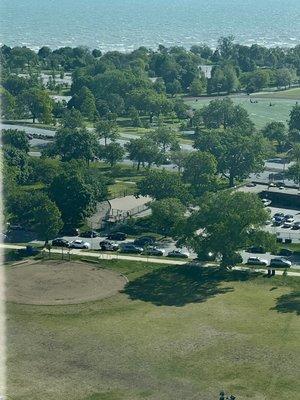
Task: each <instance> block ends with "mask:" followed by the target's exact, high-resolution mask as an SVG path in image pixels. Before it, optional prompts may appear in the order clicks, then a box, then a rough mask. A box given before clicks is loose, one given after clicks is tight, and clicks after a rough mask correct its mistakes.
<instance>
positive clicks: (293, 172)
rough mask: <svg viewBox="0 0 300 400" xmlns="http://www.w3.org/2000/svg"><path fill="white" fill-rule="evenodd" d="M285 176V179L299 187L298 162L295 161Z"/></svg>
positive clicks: (299, 164) (299, 166)
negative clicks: (290, 180)
mask: <svg viewBox="0 0 300 400" xmlns="http://www.w3.org/2000/svg"><path fill="white" fill-rule="evenodd" d="M286 176H287V178H289V179H292V180H293V181H294V182H295V183H297V184H298V185H300V161H296V162H295V163H294V164H292V165H291V166H290V167H289V168H288V170H287V172H286Z"/></svg>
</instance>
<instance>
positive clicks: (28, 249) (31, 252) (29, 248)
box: [18, 246, 40, 257]
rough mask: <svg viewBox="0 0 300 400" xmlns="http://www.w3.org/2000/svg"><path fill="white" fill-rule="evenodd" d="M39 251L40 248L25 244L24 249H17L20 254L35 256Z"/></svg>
mask: <svg viewBox="0 0 300 400" xmlns="http://www.w3.org/2000/svg"><path fill="white" fill-rule="evenodd" d="M39 253H40V250H39V249H37V248H36V247H33V246H26V249H19V250H18V254H19V255H20V256H23V257H24V256H36V255H37V254H39Z"/></svg>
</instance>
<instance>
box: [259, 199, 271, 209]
mask: <svg viewBox="0 0 300 400" xmlns="http://www.w3.org/2000/svg"><path fill="white" fill-rule="evenodd" d="M261 201H262V202H263V205H264V206H265V207H267V206H269V205H270V204H271V203H272V202H271V200H268V199H261Z"/></svg>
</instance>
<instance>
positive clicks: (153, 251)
mask: <svg viewBox="0 0 300 400" xmlns="http://www.w3.org/2000/svg"><path fill="white" fill-rule="evenodd" d="M164 253H165V252H164V250H161V249H158V248H157V247H154V246H150V247H147V248H146V249H144V251H143V254H145V255H147V256H163V255H164Z"/></svg>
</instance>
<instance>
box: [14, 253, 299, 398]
mask: <svg viewBox="0 0 300 400" xmlns="http://www.w3.org/2000/svg"><path fill="white" fill-rule="evenodd" d="M101 265H102V267H105V268H110V269H113V270H116V271H118V272H120V273H123V274H125V275H126V276H127V277H128V278H129V280H130V283H129V284H128V286H127V287H126V288H125V290H124V293H119V294H117V295H115V296H113V297H111V298H108V299H105V300H102V301H98V302H93V303H87V304H79V305H70V306H55V307H47V306H43V307H39V306H23V305H17V304H8V305H7V377H8V381H7V385H8V399H13V400H21V399H22V400H29V399H30V400H40V399H41V398H42V399H43V400H54V399H55V400H68V399H72V400H77V399H78V400H142V399H143V400H144V399H149V400H182V399H199V400H204V399H205V400H207V399H208V400H214V399H217V398H218V393H219V391H220V390H221V389H224V390H226V391H227V392H230V393H233V394H235V395H236V396H237V399H238V400H245V399H255V400H271V399H272V400H273V399H281V400H290V399H296V398H297V395H298V393H299V389H300V387H299V380H298V378H297V373H296V371H297V364H298V363H299V352H297V349H299V346H298V344H299V343H298V333H299V328H300V326H299V317H298V316H297V312H298V313H299V308H298V309H297V299H296V290H297V289H298V290H299V285H300V280H299V279H298V278H296V279H295V278H294V279H292V278H288V277H274V278H271V279H267V278H264V277H262V276H261V275H258V274H253V273H249V272H238V271H232V272H222V271H220V270H218V269H201V268H191V267H186V266H184V267H177V266H171V267H168V266H167V267H165V266H164V267H163V266H160V265H153V264H149V265H148V264H146V263H142V262H125V261H110V262H109V261H106V262H105V261H102V262H101Z"/></svg>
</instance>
